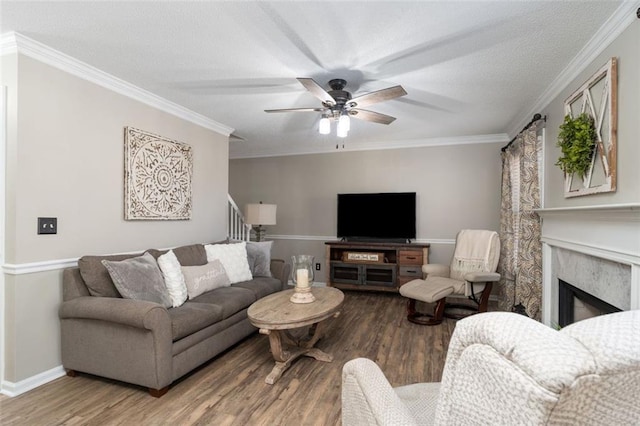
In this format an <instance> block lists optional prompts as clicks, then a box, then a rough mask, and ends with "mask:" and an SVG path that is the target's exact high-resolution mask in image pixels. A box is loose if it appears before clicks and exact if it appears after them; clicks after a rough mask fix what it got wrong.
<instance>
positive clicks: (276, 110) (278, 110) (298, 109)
mask: <svg viewBox="0 0 640 426" xmlns="http://www.w3.org/2000/svg"><path fill="white" fill-rule="evenodd" d="M324 110H326V108H285V109H265V110H264V112H314V111H316V112H322V111H324Z"/></svg>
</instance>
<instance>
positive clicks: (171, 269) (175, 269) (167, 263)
mask: <svg viewBox="0 0 640 426" xmlns="http://www.w3.org/2000/svg"><path fill="white" fill-rule="evenodd" d="M158 266H159V267H160V271H162V275H163V276H164V284H165V286H166V287H167V291H168V292H169V297H171V303H172V305H173V307H174V308H177V307H178V306H180V305H182V304H183V303H184V302H185V301H186V300H187V286H186V284H185V283H184V276H182V270H181V269H180V268H181V266H180V262H179V261H178V258H177V257H176V255H175V253H174V252H173V250H169V251H168V252H167V253H165V254H163V255H162V256H160V257H158Z"/></svg>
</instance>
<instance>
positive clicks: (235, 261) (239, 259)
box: [204, 241, 253, 284]
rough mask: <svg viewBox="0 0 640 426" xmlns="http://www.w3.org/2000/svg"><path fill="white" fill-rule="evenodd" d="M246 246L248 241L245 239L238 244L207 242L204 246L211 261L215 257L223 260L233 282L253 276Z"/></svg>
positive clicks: (246, 279)
mask: <svg viewBox="0 0 640 426" xmlns="http://www.w3.org/2000/svg"><path fill="white" fill-rule="evenodd" d="M246 246H247V243H246V242H244V241H243V242H241V243H237V244H207V245H206V246H204V248H205V250H206V252H207V260H208V261H209V262H211V261H212V260H215V259H218V260H220V262H222V266H224V269H225V270H226V271H227V275H228V276H229V280H230V281H231V283H232V284H233V283H238V282H240V281H248V280H250V279H251V278H253V276H252V275H251V269H249V262H248V261H247V248H246Z"/></svg>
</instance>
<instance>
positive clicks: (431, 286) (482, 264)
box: [400, 229, 500, 325]
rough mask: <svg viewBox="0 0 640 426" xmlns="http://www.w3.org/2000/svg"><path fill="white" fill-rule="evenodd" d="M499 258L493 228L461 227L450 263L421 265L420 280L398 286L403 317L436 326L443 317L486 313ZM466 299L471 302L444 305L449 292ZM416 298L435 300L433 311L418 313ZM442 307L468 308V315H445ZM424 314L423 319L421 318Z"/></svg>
mask: <svg viewBox="0 0 640 426" xmlns="http://www.w3.org/2000/svg"><path fill="white" fill-rule="evenodd" d="M499 257H500V238H499V237H498V233H497V232H495V231H485V230H478V229H464V230H462V231H460V232H458V235H457V236H456V247H455V251H454V253H453V259H452V260H451V264H450V265H438V264H426V265H422V272H423V278H424V279H417V280H413V281H409V282H408V283H406V284H404V285H403V286H402V287H400V294H401V295H403V296H404V297H406V298H408V299H409V300H408V302H407V319H408V320H409V321H411V322H414V323H416V324H422V325H436V324H440V323H441V322H442V318H443V317H444V316H449V317H452V318H458V319H459V318H463V317H464V316H468V315H470V314H474V313H478V312H486V311H487V305H488V304H489V296H490V294H491V289H492V287H493V283H494V282H496V281H498V280H500V274H498V273H496V268H497V267H498V259H499ZM452 294H453V295H460V296H466V297H467V298H469V299H470V300H471V301H472V302H473V305H469V304H446V303H445V300H446V298H447V296H450V295H452ZM416 301H421V302H425V303H435V304H436V306H435V308H434V312H433V314H427V313H422V312H418V311H417V309H416ZM445 308H451V309H458V310H460V309H464V310H471V311H472V312H471V313H470V314H466V315H464V314H462V315H461V314H454V313H451V314H447V313H445ZM425 317H427V318H425Z"/></svg>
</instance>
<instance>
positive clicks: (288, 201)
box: [229, 143, 502, 282]
mask: <svg viewBox="0 0 640 426" xmlns="http://www.w3.org/2000/svg"><path fill="white" fill-rule="evenodd" d="M501 145H502V144H496V143H492V144H468V145H454V146H438V147H429V148H407V149H391V150H380V151H358V152H346V151H337V152H335V153H331V154H315V155H299V156H287V157H269V158H254V159H237V160H231V161H230V165H229V192H230V194H231V196H232V197H233V198H234V199H235V201H236V203H238V205H239V206H241V207H243V206H244V205H245V204H247V203H250V202H251V203H252V202H257V201H263V202H265V203H274V204H277V205H278V212H277V222H278V223H277V225H275V226H270V227H268V228H267V234H271V235H277V236H280V237H277V238H278V239H277V241H276V242H275V243H274V249H273V255H274V256H277V257H284V258H285V259H289V258H290V256H291V255H294V254H300V253H303V252H304V253H308V254H312V255H314V256H315V257H316V262H320V263H321V264H322V268H323V269H324V241H325V240H327V239H331V238H335V235H336V196H337V194H338V193H349V192H416V193H417V206H416V214H417V223H416V228H417V239H418V240H430V241H435V243H432V247H431V255H430V262H431V263H436V262H445V263H449V261H450V256H451V254H452V253H453V240H454V238H455V235H456V233H457V232H458V231H459V230H460V229H463V228H483V229H492V230H498V228H499V221H500V213H499V212H500V210H499V209H500V182H501V180H500V173H501V172H500V169H501V162H500V147H501ZM381 226H384V225H381ZM439 240H444V241H441V242H438V241H439ZM316 281H321V282H324V281H325V278H324V270H322V271H320V273H318V274H317V275H316Z"/></svg>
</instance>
